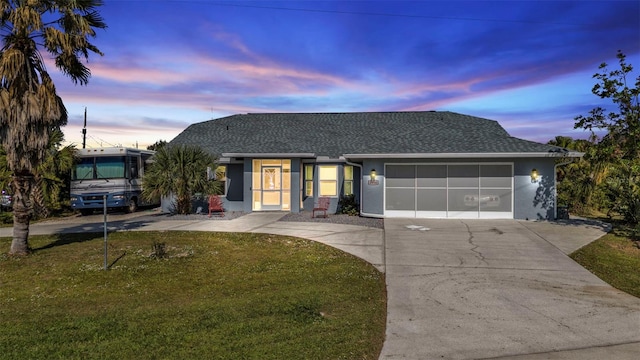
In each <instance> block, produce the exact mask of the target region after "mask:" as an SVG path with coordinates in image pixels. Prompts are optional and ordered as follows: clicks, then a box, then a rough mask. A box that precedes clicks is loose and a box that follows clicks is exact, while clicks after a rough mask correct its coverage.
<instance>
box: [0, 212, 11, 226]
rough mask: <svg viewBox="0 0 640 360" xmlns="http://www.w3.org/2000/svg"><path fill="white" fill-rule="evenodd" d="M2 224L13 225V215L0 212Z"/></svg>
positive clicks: (0, 222)
mask: <svg viewBox="0 0 640 360" xmlns="http://www.w3.org/2000/svg"><path fill="white" fill-rule="evenodd" d="M0 224H13V213H12V212H9V211H3V212H0Z"/></svg>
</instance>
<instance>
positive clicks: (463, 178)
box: [449, 165, 480, 187]
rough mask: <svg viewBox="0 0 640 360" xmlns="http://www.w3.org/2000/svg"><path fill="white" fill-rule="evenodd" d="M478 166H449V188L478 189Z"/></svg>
mask: <svg viewBox="0 0 640 360" xmlns="http://www.w3.org/2000/svg"><path fill="white" fill-rule="evenodd" d="M479 172H480V171H479V169H478V165H449V187H478V176H479V175H480V174H479Z"/></svg>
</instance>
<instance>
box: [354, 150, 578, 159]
mask: <svg viewBox="0 0 640 360" xmlns="http://www.w3.org/2000/svg"><path fill="white" fill-rule="evenodd" d="M583 155H584V153H581V152H577V151H567V152H503V153H406V154H402V153H395V154H344V155H343V157H344V158H345V159H394V158H395V159H397V158H403V159H420V158H429V159H454V158H580V157H582V156H583Z"/></svg>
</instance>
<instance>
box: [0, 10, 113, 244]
mask: <svg viewBox="0 0 640 360" xmlns="http://www.w3.org/2000/svg"><path fill="white" fill-rule="evenodd" d="M101 5H102V0H74V1H70V0H0V35H1V36H2V40H3V44H2V50H1V52H0V143H1V144H2V147H3V149H4V150H5V152H6V157H7V163H8V165H9V170H10V171H11V173H12V175H13V176H12V179H11V187H12V191H13V201H14V203H13V217H14V218H13V224H14V225H13V241H12V243H11V250H10V252H9V253H10V254H13V255H24V254H28V253H29V243H28V236H29V223H30V221H31V218H32V216H33V205H32V202H31V200H30V199H31V198H32V196H31V190H32V188H33V184H34V173H35V171H36V169H37V168H38V166H39V165H40V164H41V163H42V162H43V160H44V159H45V157H46V153H47V149H48V146H49V142H50V140H49V139H50V137H51V134H52V132H54V131H55V130H59V129H60V127H61V126H64V125H66V123H67V111H66V109H65V107H64V104H63V103H62V99H61V98H60V97H59V96H58V95H57V93H56V88H55V86H54V84H53V80H52V79H51V77H50V76H49V73H48V72H47V69H46V67H45V63H44V60H43V58H42V56H41V54H40V51H41V49H44V50H46V52H48V53H49V54H50V55H52V56H53V58H54V59H55V65H56V67H57V68H58V69H59V70H60V71H62V73H63V74H65V75H67V76H69V77H70V78H71V80H72V81H73V82H74V83H75V84H78V83H80V85H86V84H87V82H88V81H89V77H90V76H91V72H90V71H89V69H88V68H87V67H86V66H85V65H84V64H83V63H82V58H84V59H85V60H88V58H89V52H92V53H95V54H99V55H102V53H101V52H100V50H98V48H97V47H96V46H94V45H93V44H91V43H90V42H89V41H88V38H93V37H95V36H96V32H95V29H104V28H106V24H105V23H104V22H103V20H102V18H101V17H100V15H99V14H98V12H97V11H96V10H95V9H96V8H97V7H99V6H101ZM44 20H47V21H48V22H45V21H44Z"/></svg>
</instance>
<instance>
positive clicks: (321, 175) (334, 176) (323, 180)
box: [318, 165, 339, 198]
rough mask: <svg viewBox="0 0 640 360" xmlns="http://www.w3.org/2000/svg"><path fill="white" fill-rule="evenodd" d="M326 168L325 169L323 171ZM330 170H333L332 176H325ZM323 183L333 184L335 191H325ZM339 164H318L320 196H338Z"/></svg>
mask: <svg viewBox="0 0 640 360" xmlns="http://www.w3.org/2000/svg"><path fill="white" fill-rule="evenodd" d="M323 170H325V171H323ZM328 171H331V175H332V176H331V177H329V178H324V176H325V175H328ZM323 185H332V186H331V188H332V190H333V191H331V192H330V193H326V192H324V190H325V188H324V187H323ZM338 195H339V194H338V165H319V166H318V196H319V197H333V198H337V197H338Z"/></svg>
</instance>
